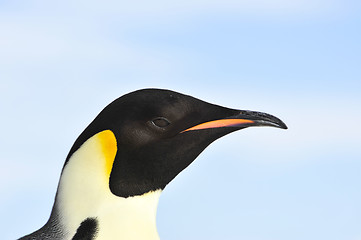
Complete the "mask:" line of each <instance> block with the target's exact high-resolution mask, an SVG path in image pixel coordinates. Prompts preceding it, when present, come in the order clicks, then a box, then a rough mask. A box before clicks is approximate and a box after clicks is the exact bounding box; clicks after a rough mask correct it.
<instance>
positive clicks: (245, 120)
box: [181, 110, 287, 133]
mask: <svg viewBox="0 0 361 240" xmlns="http://www.w3.org/2000/svg"><path fill="white" fill-rule="evenodd" d="M251 126H268V127H277V128H282V129H287V126H286V124H285V123H284V122H282V121H281V120H280V119H279V118H277V117H275V116H272V115H270V114H267V113H262V112H254V111H246V110H240V111H239V113H238V114H237V115H234V116H231V117H226V118H224V119H218V120H212V121H209V122H204V123H201V124H198V125H196V126H193V127H190V128H188V129H186V130H184V131H182V132H181V133H183V132H188V131H194V130H200V129H210V128H224V127H234V128H246V127H251Z"/></svg>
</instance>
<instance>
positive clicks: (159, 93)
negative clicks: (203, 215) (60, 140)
mask: <svg viewBox="0 0 361 240" xmlns="http://www.w3.org/2000/svg"><path fill="white" fill-rule="evenodd" d="M251 126H273V127H278V128H283V129H286V128H287V127H286V125H285V124H284V123H283V122H282V121H281V120H280V119H278V118H276V117H274V116H272V115H269V114H265V113H259V112H253V111H244V110H236V109H230V108H225V107H221V106H218V105H214V104H210V103H207V102H204V101H202V100H199V99H196V98H194V97H191V96H188V95H184V94H180V93H177V92H173V91H169V90H162V89H144V90H138V91H135V92H132V93H129V94H126V95H124V96H122V97H120V98H118V99H116V100H115V101H113V102H112V103H110V104H109V105H108V106H107V107H105V108H104V110H103V111H101V112H100V114H99V115H98V116H97V117H96V118H95V119H94V120H93V122H91V123H90V125H89V126H88V127H87V128H86V129H85V130H84V132H83V133H82V134H81V135H80V136H79V137H78V139H77V140H76V142H75V143H74V145H73V147H72V148H71V150H70V152H69V154H68V157H67V159H66V162H65V165H64V166H66V164H67V162H69V160H70V159H71V157H72V155H73V154H74V153H75V152H76V151H77V150H78V149H79V148H80V147H81V146H82V145H83V144H84V143H85V142H86V141H87V140H88V139H90V138H92V137H93V136H95V135H97V134H99V133H103V134H102V135H104V136H105V137H104V138H105V139H106V138H107V136H106V135H108V136H110V135H111V137H110V138H114V141H113V142H114V144H108V145H106V144H105V152H107V151H109V152H111V153H114V154H113V155H112V154H110V155H111V157H110V158H112V159H111V160H110V163H108V165H109V168H108V171H107V173H106V174H107V175H108V176H107V178H108V179H109V188H110V191H111V192H112V194H114V195H116V196H119V197H123V198H127V197H131V196H137V195H142V194H145V193H147V192H150V191H156V190H162V189H164V188H165V186H166V185H167V184H168V183H169V182H170V181H172V179H174V178H175V177H176V176H177V175H178V174H179V173H180V172H181V171H182V170H183V169H185V168H186V167H187V166H188V165H189V164H191V163H192V162H193V161H194V160H195V159H196V157H197V156H198V155H199V154H200V153H201V152H202V151H203V150H204V149H205V148H206V147H207V146H208V145H209V144H210V143H212V142H213V141H215V140H216V139H218V138H220V137H222V136H224V135H226V134H229V133H231V132H233V131H236V130H240V129H243V128H247V127H251ZM106 133H112V134H110V135H109V134H106ZM111 141H112V140H111ZM115 145H116V146H115ZM107 146H108V147H107ZM107 148H109V149H107ZM114 148H116V150H114Z"/></svg>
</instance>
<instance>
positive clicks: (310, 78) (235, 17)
mask: <svg viewBox="0 0 361 240" xmlns="http://www.w3.org/2000/svg"><path fill="white" fill-rule="evenodd" d="M360 5H361V4H360V2H359V1H339V0H333V1H326V0H313V1H311V0H296V1H292V2H290V1H285V0H276V1H265V0H259V1H232V0H225V1H203V0H193V1H152V2H150V1H132V3H129V2H127V1H102V2H98V1H59V2H55V1H42V0H38V1H0V29H1V38H0V109H1V118H0V128H1V133H2V137H1V138H0V146H1V151H0V161H1V162H0V163H1V168H0V195H1V198H0V215H1V216H2V218H1V219H0V225H1V226H2V239H14V238H16V237H20V236H22V235H24V234H27V233H30V232H32V231H33V230H35V229H37V228H39V227H40V226H42V224H44V223H45V221H46V220H47V218H48V216H49V213H50V210H51V207H52V204H53V198H54V195H55V191H56V187H57V183H58V180H59V175H60V171H61V167H62V165H63V161H64V159H65V157H66V155H67V152H68V151H69V149H70V147H71V145H72V144H73V142H74V140H75V139H76V137H77V136H78V135H79V134H80V132H81V131H82V130H83V129H84V128H85V127H86V126H87V124H88V123H89V122H90V121H91V120H92V119H93V118H94V117H95V116H96V114H97V113H98V112H99V111H100V110H101V109H102V108H103V107H104V106H105V105H106V104H108V103H109V102H110V101H112V100H114V99H115V98H117V97H119V96H121V95H123V94H125V93H127V92H130V91H133V90H136V89H140V88H146V87H159V88H167V89H172V90H175V91H179V92H182V93H186V94H189V95H193V96H195V97H198V98H201V99H204V100H206V101H209V102H212V103H217V104H219V105H223V106H228V107H233V108H239V109H250V110H258V111H264V112H268V113H271V114H274V115H276V116H278V117H280V118H281V119H282V120H284V121H285V122H286V123H287V125H288V126H289V129H288V130H287V131H283V130H279V129H272V128H249V129H245V130H242V131H239V132H236V133H233V134H231V135H229V136H227V137H224V138H222V139H219V140H218V141H217V142H215V143H214V144H212V145H211V146H210V147H209V148H207V149H206V151H204V152H203V153H202V155H201V156H200V157H199V158H198V159H197V160H196V161H195V162H194V163H193V164H192V165H191V166H190V167H189V168H187V169H186V170H185V171H184V172H182V173H181V174H180V175H179V176H178V177H177V178H176V179H175V180H174V181H173V182H172V183H171V184H170V185H169V186H168V187H167V188H166V189H165V191H164V192H163V194H162V196H161V199H160V203H159V208H158V215H157V225H158V231H159V234H160V237H161V239H169V240H181V239H189V240H192V239H209V240H210V239H247V240H273V239H275V240H276V239H277V240H283V239H284V240H286V239H287V240H288V239H293V240H301V239H302V240H303V239H309V240H313V239H328V240H333V239H334V240H339V239H343V240H360V239H361V228H360V226H361V148H360V146H361V140H360V135H361V126H360V123H361V67H360V66H361V45H360V43H361V14H360V13H361V6H360Z"/></svg>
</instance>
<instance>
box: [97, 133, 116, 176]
mask: <svg viewBox="0 0 361 240" xmlns="http://www.w3.org/2000/svg"><path fill="white" fill-rule="evenodd" d="M96 137H97V138H98V141H99V143H100V146H101V151H102V153H103V154H104V157H105V163H104V164H105V173H106V176H110V172H111V171H112V167H113V163H114V158H115V154H116V153H117V139H116V138H115V136H114V133H113V132H112V131H110V130H104V131H102V132H100V133H98V134H96Z"/></svg>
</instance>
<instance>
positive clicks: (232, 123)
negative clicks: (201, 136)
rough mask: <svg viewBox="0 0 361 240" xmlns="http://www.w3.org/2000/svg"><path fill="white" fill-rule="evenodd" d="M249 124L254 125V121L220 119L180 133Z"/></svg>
mask: <svg viewBox="0 0 361 240" xmlns="http://www.w3.org/2000/svg"><path fill="white" fill-rule="evenodd" d="M250 123H254V121H252V120H248V119H221V120H214V121H210V122H205V123H201V124H198V125H196V126H194V127H191V128H188V129H186V130H184V131H182V132H187V131H193V130H199V129H207V128H220V127H237V126H240V125H243V124H250ZM182 132H181V133H182Z"/></svg>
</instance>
